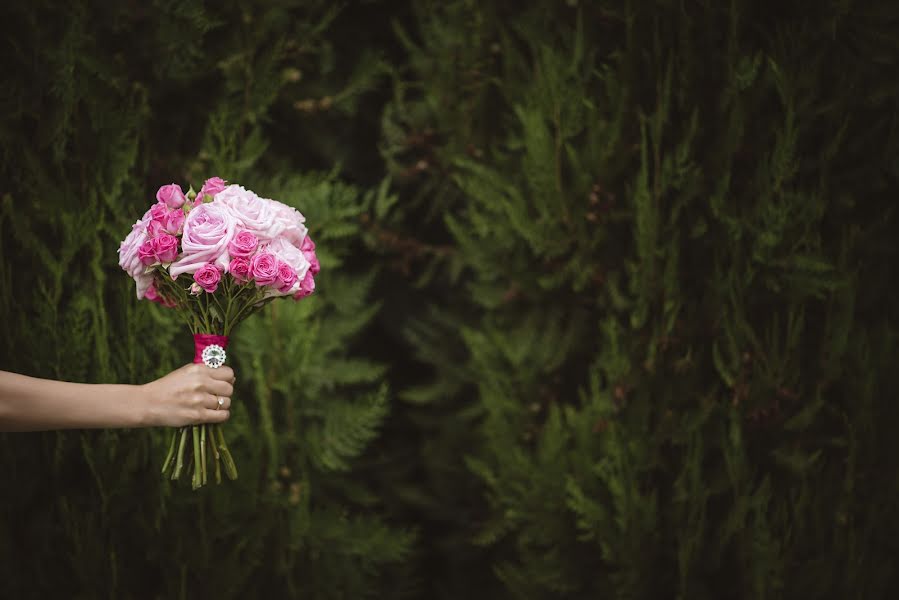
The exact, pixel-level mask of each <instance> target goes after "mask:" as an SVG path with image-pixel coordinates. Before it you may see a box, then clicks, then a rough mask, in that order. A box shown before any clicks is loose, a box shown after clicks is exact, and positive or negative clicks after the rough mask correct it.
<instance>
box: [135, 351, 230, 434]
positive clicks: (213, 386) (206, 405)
mask: <svg viewBox="0 0 899 600" xmlns="http://www.w3.org/2000/svg"><path fill="white" fill-rule="evenodd" d="M141 391H142V392H143V393H144V395H145V396H146V400H147V403H148V407H147V415H146V423H145V424H146V425H148V426H151V427H152V426H160V425H162V426H168V427H181V426H184V425H194V424H199V423H223V422H224V421H227V420H228V417H229V416H230V414H231V411H230V410H229V409H230V408H231V394H232V393H233V392H234V371H232V370H231V367H227V366H222V367H219V368H218V369H212V368H210V367H207V366H206V365H204V364H196V363H191V364H187V365H184V366H183V367H181V368H180V369H177V370H175V371H172V372H171V373H169V374H168V375H166V376H165V377H162V378H160V379H157V380H156V381H151V382H150V383H145V384H144V385H143V386H141ZM219 398H222V400H223V401H224V402H223V404H222V405H221V407H219Z"/></svg>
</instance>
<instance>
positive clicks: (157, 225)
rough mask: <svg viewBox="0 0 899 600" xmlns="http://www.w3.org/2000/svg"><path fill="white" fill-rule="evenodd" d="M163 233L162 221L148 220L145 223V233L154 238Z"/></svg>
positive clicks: (163, 225)
mask: <svg viewBox="0 0 899 600" xmlns="http://www.w3.org/2000/svg"><path fill="white" fill-rule="evenodd" d="M163 233H165V224H164V223H163V222H162V221H150V222H149V223H147V235H149V236H150V237H151V238H155V237H156V236H158V235H162V234H163Z"/></svg>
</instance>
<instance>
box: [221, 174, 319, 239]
mask: <svg viewBox="0 0 899 600" xmlns="http://www.w3.org/2000/svg"><path fill="white" fill-rule="evenodd" d="M215 203H216V204H219V203H221V204H224V205H225V206H227V207H228V208H230V209H231V211H232V212H233V213H234V217H235V219H237V221H238V223H240V225H241V227H242V228H243V229H246V230H247V231H249V232H250V233H252V234H254V235H255V236H256V237H257V238H259V241H260V242H269V241H272V240H274V239H276V238H277V237H278V236H280V235H286V236H287V237H288V240H289V241H290V240H291V239H293V238H297V239H296V243H297V244H299V243H300V242H301V241H302V236H299V234H300V233H301V232H302V234H303V235H305V225H303V224H302V223H301V222H299V221H298V219H300V218H302V215H300V214H299V213H298V212H296V211H295V210H293V209H291V208H290V207H287V206H285V205H283V204H281V203H280V202H276V201H274V200H267V199H265V198H260V197H259V196H257V195H256V194H255V193H254V192H252V191H250V190H247V189H244V188H243V187H241V186H239V185H229V186H228V187H226V188H225V189H224V190H223V191H222V192H220V193H219V194H218V195H217V196H216V197H215ZM290 211H293V213H295V214H288V213H289V212H290ZM298 236H299V237H298Z"/></svg>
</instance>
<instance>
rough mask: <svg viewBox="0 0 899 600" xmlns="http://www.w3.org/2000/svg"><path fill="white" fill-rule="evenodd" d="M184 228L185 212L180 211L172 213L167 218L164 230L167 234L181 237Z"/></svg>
mask: <svg viewBox="0 0 899 600" xmlns="http://www.w3.org/2000/svg"><path fill="white" fill-rule="evenodd" d="M183 227H184V211H183V210H181V209H180V208H179V209H176V210H173V211H170V212H169V214H168V215H166V217H165V221H164V227H163V228H164V229H165V231H166V233H171V234H172V235H179V234H180V233H181V230H182V228H183Z"/></svg>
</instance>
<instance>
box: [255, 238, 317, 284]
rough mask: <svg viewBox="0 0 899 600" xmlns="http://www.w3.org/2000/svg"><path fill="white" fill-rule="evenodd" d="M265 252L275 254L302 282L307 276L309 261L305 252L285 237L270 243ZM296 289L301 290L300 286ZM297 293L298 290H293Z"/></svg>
mask: <svg viewBox="0 0 899 600" xmlns="http://www.w3.org/2000/svg"><path fill="white" fill-rule="evenodd" d="M265 251H266V252H268V253H269V254H274V255H275V258H277V259H278V260H280V261H281V262H283V263H286V264H287V265H288V266H290V268H291V269H293V271H294V273H296V274H297V279H299V280H302V279H303V277H305V276H306V271H308V270H309V261H308V260H306V257H305V256H304V255H303V252H301V251H300V250H299V249H298V248H297V247H296V246H294V245H293V244H291V243H290V242H288V241H287V240H286V239H284V238H283V237H279V238H277V239H276V240H275V241H273V242H272V243H270V244H269V245H268V246H267V247H266V248H265ZM296 288H297V289H299V285H297V286H296ZM295 291H296V289H294V290H291V292H295Z"/></svg>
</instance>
